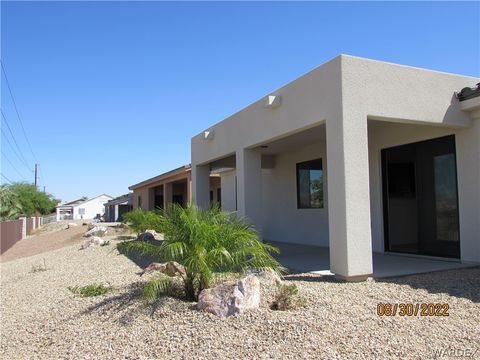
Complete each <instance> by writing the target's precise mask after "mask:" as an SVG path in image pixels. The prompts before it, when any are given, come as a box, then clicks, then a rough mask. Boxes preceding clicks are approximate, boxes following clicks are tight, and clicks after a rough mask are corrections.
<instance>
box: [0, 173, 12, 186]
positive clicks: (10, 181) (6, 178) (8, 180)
mask: <svg viewBox="0 0 480 360" xmlns="http://www.w3.org/2000/svg"><path fill="white" fill-rule="evenodd" d="M0 175H2V177H3V178H4V179H5V180H7V182H9V183H10V184H12V183H13V181H12V180H10V179H9V178H8V177H6V176H5V175H3V174H2V173H0Z"/></svg>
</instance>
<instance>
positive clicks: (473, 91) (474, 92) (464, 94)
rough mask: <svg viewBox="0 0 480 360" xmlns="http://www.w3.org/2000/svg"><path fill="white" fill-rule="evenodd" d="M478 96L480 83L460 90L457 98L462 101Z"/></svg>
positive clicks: (479, 94)
mask: <svg viewBox="0 0 480 360" xmlns="http://www.w3.org/2000/svg"><path fill="white" fill-rule="evenodd" d="M477 96H480V83H478V84H477V85H476V86H474V87H471V88H470V87H465V88H463V89H462V90H461V91H460V92H458V93H457V98H458V100H460V101H464V100H468V99H473V98H475V97H477Z"/></svg>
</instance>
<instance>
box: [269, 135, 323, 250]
mask: <svg viewBox="0 0 480 360" xmlns="http://www.w3.org/2000/svg"><path fill="white" fill-rule="evenodd" d="M318 158H321V159H322V167H323V181H324V182H323V194H324V208H322V209H298V208H297V183H296V181H297V179H296V164H297V163H299V162H303V161H308V160H314V159H318ZM262 173H263V210H264V215H263V237H264V239H265V240H268V241H280V242H287V243H293V244H308V245H315V246H328V210H327V206H328V199H327V197H328V196H327V157H326V145H325V143H322V142H318V143H313V144H309V145H307V146H303V147H301V148H298V149H296V150H295V151H291V152H287V153H283V154H280V155H278V156H276V157H275V167H274V168H273V169H263V170H262Z"/></svg>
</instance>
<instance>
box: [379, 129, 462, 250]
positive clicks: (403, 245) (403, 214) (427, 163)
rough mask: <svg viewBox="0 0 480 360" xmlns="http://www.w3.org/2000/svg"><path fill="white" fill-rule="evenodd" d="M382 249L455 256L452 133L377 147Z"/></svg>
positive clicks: (456, 233) (457, 244)
mask: <svg viewBox="0 0 480 360" xmlns="http://www.w3.org/2000/svg"><path fill="white" fill-rule="evenodd" d="M382 171H383V200H384V223H385V226H384V229H385V249H386V251H393V252H405V253H413V254H422V255H432V256H441V257H453V258H459V257H460V236H459V222H458V198H457V171H456V159H455V137H454V136H453V135H452V136H447V137H442V138H437V139H432V140H427V141H422V142H418V143H413V144H407V145H402V146H397V147H393V148H389V149H384V150H383V151H382Z"/></svg>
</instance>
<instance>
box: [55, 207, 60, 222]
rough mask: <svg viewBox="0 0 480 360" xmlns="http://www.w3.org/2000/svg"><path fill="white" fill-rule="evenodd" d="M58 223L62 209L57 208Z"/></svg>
mask: <svg viewBox="0 0 480 360" xmlns="http://www.w3.org/2000/svg"><path fill="white" fill-rule="evenodd" d="M56 210H57V221H60V209H59V208H58V207H57V208H56Z"/></svg>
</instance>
